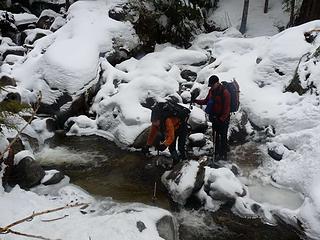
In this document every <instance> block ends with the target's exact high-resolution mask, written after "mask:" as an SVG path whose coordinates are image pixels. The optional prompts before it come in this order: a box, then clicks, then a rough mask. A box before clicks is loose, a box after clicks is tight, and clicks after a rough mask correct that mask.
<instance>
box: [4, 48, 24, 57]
mask: <svg viewBox="0 0 320 240" xmlns="http://www.w3.org/2000/svg"><path fill="white" fill-rule="evenodd" d="M26 51H27V50H26V49H25V48H24V47H20V46H19V47H18V46H12V47H8V48H7V49H6V50H5V51H4V52H3V54H2V60H4V59H6V57H7V56H8V55H11V54H12V55H18V56H24V54H25V53H26Z"/></svg>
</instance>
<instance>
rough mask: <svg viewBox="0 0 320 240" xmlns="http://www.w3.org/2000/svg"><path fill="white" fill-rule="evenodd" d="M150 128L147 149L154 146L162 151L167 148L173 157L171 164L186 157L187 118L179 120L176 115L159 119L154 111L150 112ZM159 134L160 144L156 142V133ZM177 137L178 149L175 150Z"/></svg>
mask: <svg viewBox="0 0 320 240" xmlns="http://www.w3.org/2000/svg"><path fill="white" fill-rule="evenodd" d="M151 122H152V125H151V130H150V133H149V136H148V140H147V149H149V147H151V146H155V147H156V148H157V149H158V150H160V151H164V150H165V149H166V148H169V152H170V154H171V157H172V159H173V165H175V164H177V163H178V162H179V161H180V160H185V159H186V151H185V144H186V139H187V134H188V128H187V119H185V120H181V119H180V118H178V117H167V118H166V119H161V116H158V114H157V113H156V112H154V111H153V112H152V114H151ZM158 134H160V139H161V140H160V144H158V143H157V142H156V138H157V135H158ZM177 139H178V150H179V153H180V155H178V152H177V150H176V142H177Z"/></svg>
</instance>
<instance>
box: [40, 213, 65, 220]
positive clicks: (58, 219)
mask: <svg viewBox="0 0 320 240" xmlns="http://www.w3.org/2000/svg"><path fill="white" fill-rule="evenodd" d="M68 216H69V215H68V214H65V215H64V216H62V217H58V218H53V219H41V222H53V221H57V220H60V219H63V218H66V217H68Z"/></svg>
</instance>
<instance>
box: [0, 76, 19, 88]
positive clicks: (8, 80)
mask: <svg viewBox="0 0 320 240" xmlns="http://www.w3.org/2000/svg"><path fill="white" fill-rule="evenodd" d="M0 84H1V86H14V87H15V86H17V83H16V80H15V79H14V78H12V77H9V76H6V75H3V76H1V78H0Z"/></svg>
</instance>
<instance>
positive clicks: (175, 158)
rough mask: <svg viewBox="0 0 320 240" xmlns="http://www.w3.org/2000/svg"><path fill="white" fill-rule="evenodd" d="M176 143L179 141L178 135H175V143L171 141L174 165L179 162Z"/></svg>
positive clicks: (170, 148) (170, 147) (170, 150)
mask: <svg viewBox="0 0 320 240" xmlns="http://www.w3.org/2000/svg"><path fill="white" fill-rule="evenodd" d="M176 143H177V137H175V139H174V141H173V143H171V145H170V146H169V152H170V154H171V158H172V161H173V163H172V165H176V164H177V163H178V162H179V155H178V152H177V150H176Z"/></svg>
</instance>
